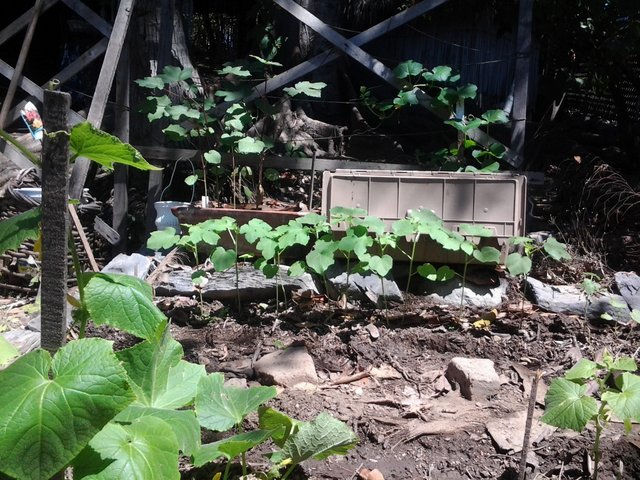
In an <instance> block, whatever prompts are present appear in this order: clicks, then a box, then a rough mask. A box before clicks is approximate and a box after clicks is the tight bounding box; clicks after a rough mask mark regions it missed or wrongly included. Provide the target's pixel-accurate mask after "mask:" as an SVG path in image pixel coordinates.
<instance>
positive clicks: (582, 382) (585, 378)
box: [542, 351, 640, 480]
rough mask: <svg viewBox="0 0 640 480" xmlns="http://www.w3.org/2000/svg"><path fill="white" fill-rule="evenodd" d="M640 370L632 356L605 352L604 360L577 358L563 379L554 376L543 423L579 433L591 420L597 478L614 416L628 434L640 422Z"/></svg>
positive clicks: (595, 474)
mask: <svg viewBox="0 0 640 480" xmlns="http://www.w3.org/2000/svg"><path fill="white" fill-rule="evenodd" d="M637 369H638V367H637V365H636V362H635V361H634V360H633V358H631V357H619V358H614V357H613V356H612V355H611V354H610V353H609V352H607V351H605V352H604V353H603V355H602V359H601V360H598V361H591V360H587V359H582V360H580V361H578V363H576V364H575V365H574V366H573V367H572V368H571V369H570V370H569V371H567V372H566V373H565V375H564V377H563V378H556V379H554V380H553V381H552V382H551V385H550V386H549V390H548V392H547V395H546V398H545V404H546V411H545V414H544V415H543V416H542V421H543V422H545V423H548V424H549V425H553V426H556V427H560V428H569V429H571V430H575V431H577V432H581V431H583V430H584V428H585V427H586V425H587V424H588V423H589V422H592V423H593V426H594V428H595V439H594V444H593V457H594V458H593V459H594V463H595V466H594V471H593V478H594V479H595V480H597V478H598V470H599V465H600V462H601V460H602V450H601V438H602V432H603V431H604V430H605V428H606V427H607V425H608V424H609V423H610V421H611V420H612V417H616V418H617V419H619V420H621V421H623V422H624V425H625V430H626V432H627V433H628V432H630V431H631V422H632V421H640V377H639V376H638V375H636V374H635V372H636V371H637ZM590 385H594V386H595V387H596V389H595V392H593V394H592V393H590V391H592V390H593V389H591V388H590ZM594 397H595V398H594Z"/></svg>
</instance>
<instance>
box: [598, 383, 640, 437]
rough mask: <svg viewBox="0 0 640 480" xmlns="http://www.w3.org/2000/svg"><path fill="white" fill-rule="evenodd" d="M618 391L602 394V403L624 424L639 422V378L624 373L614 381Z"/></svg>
mask: <svg viewBox="0 0 640 480" xmlns="http://www.w3.org/2000/svg"><path fill="white" fill-rule="evenodd" d="M616 383H617V384H619V385H620V391H619V392H614V391H608V392H604V393H603V394H602V401H603V402H607V403H608V404H609V407H610V408H611V411H612V412H613V413H614V414H615V416H616V417H618V418H619V419H620V420H623V421H624V422H625V424H627V425H629V422H630V421H631V420H635V421H640V377H639V376H638V375H634V374H633V373H630V372H624V373H623V374H622V375H620V377H619V378H618V379H617V380H616Z"/></svg>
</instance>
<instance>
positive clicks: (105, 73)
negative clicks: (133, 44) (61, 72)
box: [69, 0, 135, 199]
mask: <svg viewBox="0 0 640 480" xmlns="http://www.w3.org/2000/svg"><path fill="white" fill-rule="evenodd" d="M134 5H135V0H120V6H119V7H118V13H117V14H116V18H115V21H114V27H113V31H112V32H111V37H110V38H109V46H108V47H107V51H106V53H105V55H104V61H103V62H102V68H101V69H100V76H99V77H98V83H97V85H96V89H95V92H94V94H93V100H92V102H91V107H90V108H89V115H88V116H87V120H88V121H89V123H91V124H92V125H93V126H94V127H98V128H99V127H100V125H101V124H102V118H103V116H104V110H105V108H106V105H107V100H108V98H109V92H110V91H111V85H112V83H113V77H114V76H115V73H116V68H117V66H118V60H119V58H120V53H121V52H122V47H123V45H124V41H125V37H126V34H127V30H128V29H129V21H130V20H131V14H132V13H133V7H134ZM88 172H89V160H87V159H86V158H79V159H77V160H76V163H75V165H74V167H73V172H72V173H71V180H70V187H69V188H70V194H71V198H76V199H78V198H80V196H81V195H82V189H83V188H84V182H85V180H86V178H87V173H88Z"/></svg>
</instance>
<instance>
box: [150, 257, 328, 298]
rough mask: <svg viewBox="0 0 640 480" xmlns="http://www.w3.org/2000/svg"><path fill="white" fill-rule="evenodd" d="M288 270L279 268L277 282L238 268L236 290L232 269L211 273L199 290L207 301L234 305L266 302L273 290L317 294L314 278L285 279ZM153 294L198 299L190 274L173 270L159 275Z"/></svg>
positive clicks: (254, 271) (245, 268)
mask: <svg viewBox="0 0 640 480" xmlns="http://www.w3.org/2000/svg"><path fill="white" fill-rule="evenodd" d="M288 271H289V269H288V267H286V266H281V267H280V275H279V279H278V280H277V281H276V278H267V277H265V276H264V274H263V273H262V272H261V271H259V270H256V269H255V268H254V267H253V266H252V265H241V266H240V267H239V271H238V285H237V286H236V272H235V269H233V268H231V269H229V270H227V271H224V272H211V273H209V274H208V276H207V282H206V283H205V284H204V286H203V287H202V296H203V298H204V299H206V300H221V301H225V300H227V301H234V300H236V298H237V295H238V294H239V295H240V298H241V299H244V300H256V301H259V300H269V299H272V298H275V294H276V286H279V288H281V289H282V288H284V289H285V291H286V292H287V293H289V292H292V291H307V290H311V291H312V292H314V293H318V290H317V288H316V285H315V283H314V281H313V278H312V277H311V275H309V274H304V275H302V276H300V277H295V278H294V277H290V276H288V275H287V272H288ZM154 288H155V293H156V295H158V296H174V295H181V296H186V297H190V296H193V295H197V291H196V288H195V287H194V285H193V282H192V281H191V272H190V271H189V270H173V271H170V272H164V273H161V274H160V275H158V277H157V278H156V280H155V282H154Z"/></svg>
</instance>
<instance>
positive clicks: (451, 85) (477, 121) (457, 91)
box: [360, 60, 508, 173]
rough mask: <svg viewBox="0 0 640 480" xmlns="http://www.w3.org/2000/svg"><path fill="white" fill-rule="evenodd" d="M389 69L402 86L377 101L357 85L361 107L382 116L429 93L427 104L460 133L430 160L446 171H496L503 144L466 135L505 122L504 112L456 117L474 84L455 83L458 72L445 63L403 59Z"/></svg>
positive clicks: (418, 101) (474, 89)
mask: <svg viewBox="0 0 640 480" xmlns="http://www.w3.org/2000/svg"><path fill="white" fill-rule="evenodd" d="M393 72H394V75H395V76H396V78H397V79H398V80H399V83H400V84H401V85H402V88H401V89H400V91H399V92H398V93H397V94H396V96H395V98H394V99H393V100H392V101H390V102H388V101H379V100H378V99H376V98H375V97H374V96H373V95H372V93H371V91H370V90H369V89H367V88H366V87H361V89H360V99H361V101H362V103H363V104H364V105H365V106H367V107H368V108H369V109H370V110H371V111H372V112H373V113H375V114H376V115H378V116H380V117H386V116H388V115H390V114H392V113H393V112H394V111H396V110H398V109H400V108H404V107H407V106H413V105H418V104H421V103H423V102H424V100H422V99H424V98H426V95H430V96H431V97H432V98H433V101H432V103H431V107H433V108H434V109H436V110H439V111H441V112H443V116H444V117H445V118H448V120H445V121H444V123H445V124H446V125H449V126H451V127H453V128H454V129H455V130H457V131H458V132H460V134H461V136H460V138H459V139H458V141H457V143H455V144H454V145H452V146H449V147H446V148H443V149H440V150H438V151H437V152H435V153H434V154H433V155H432V160H433V161H434V162H436V163H437V164H439V167H440V168H444V169H447V170H450V169H451V170H458V171H469V172H474V173H485V172H493V171H496V170H497V168H498V167H499V164H498V163H497V162H496V160H499V159H501V158H502V157H503V156H504V154H505V152H506V148H505V147H504V145H502V144H499V143H494V144H491V145H487V146H485V147H483V146H481V145H479V144H478V143H477V142H475V141H474V140H472V139H470V138H469V136H468V135H469V133H470V132H471V131H473V130H476V129H478V128H481V127H483V128H488V127H489V126H490V125H494V124H501V123H506V122H507V121H508V117H507V114H506V113H505V112H504V111H502V110H488V111H486V112H484V113H483V114H481V115H480V117H474V116H472V115H466V116H463V117H458V116H457V115H456V112H457V110H458V106H459V105H460V104H462V103H464V101H465V100H466V99H474V98H475V97H476V95H477V91H478V87H477V86H476V85H473V84H464V85H459V84H458V82H459V81H460V75H459V74H457V73H454V72H453V69H452V68H451V67H449V66H446V65H440V66H436V67H433V68H432V69H431V70H429V69H427V68H426V67H425V66H424V65H422V64H421V63H419V62H416V61H414V60H407V61H405V62H401V63H399V64H398V65H397V66H396V68H395V69H394V70H393ZM467 153H468V154H467Z"/></svg>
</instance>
